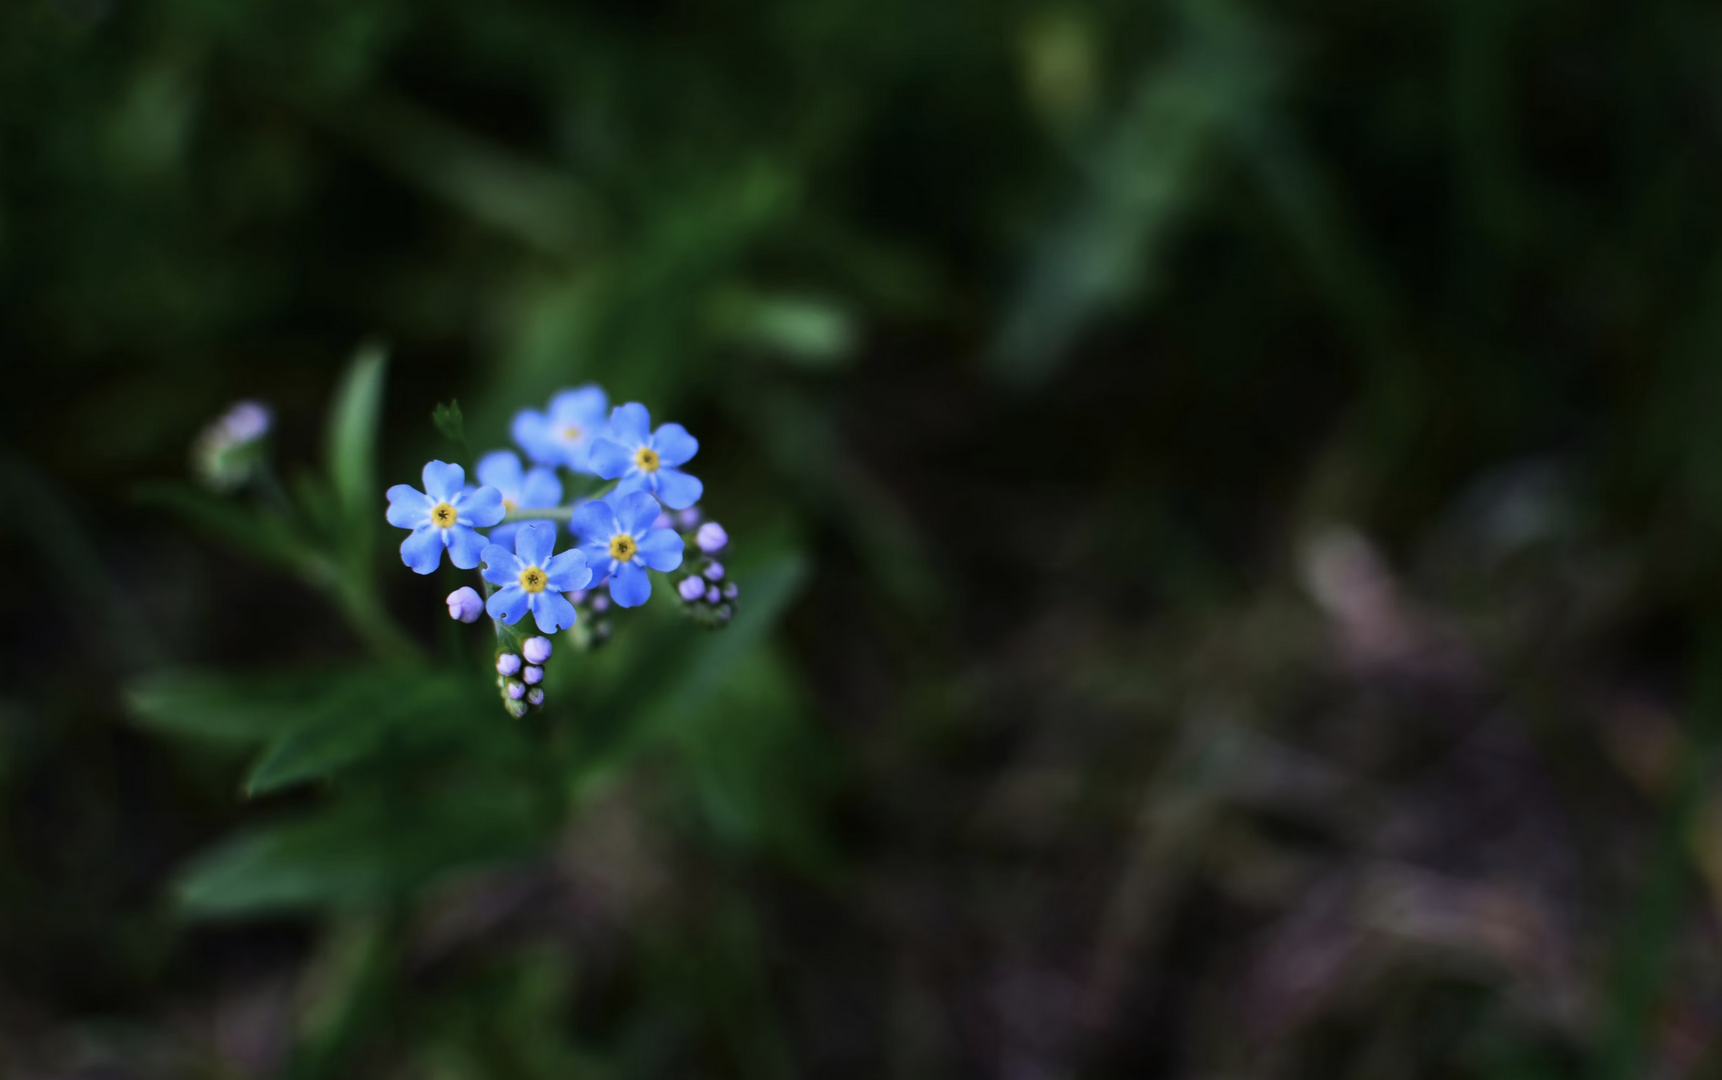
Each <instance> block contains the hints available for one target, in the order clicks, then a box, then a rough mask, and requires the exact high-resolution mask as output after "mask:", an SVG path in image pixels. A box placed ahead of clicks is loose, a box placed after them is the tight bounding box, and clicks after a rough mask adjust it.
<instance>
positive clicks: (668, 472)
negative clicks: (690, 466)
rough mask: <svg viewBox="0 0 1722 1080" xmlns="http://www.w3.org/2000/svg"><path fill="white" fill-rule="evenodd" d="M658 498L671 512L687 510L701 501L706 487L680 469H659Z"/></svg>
mask: <svg viewBox="0 0 1722 1080" xmlns="http://www.w3.org/2000/svg"><path fill="white" fill-rule="evenodd" d="M657 478H658V498H660V499H662V500H663V502H664V505H665V506H667V507H669V508H670V509H671V510H686V509H687V508H688V507H690V506H692V505H693V504H694V503H697V502H699V501H700V496H701V495H703V494H705V490H706V486H705V485H704V484H702V483H700V481H699V479H698V478H697V477H693V476H689V475H688V474H687V473H685V472H683V471H682V470H680V469H659V470H658V471H657Z"/></svg>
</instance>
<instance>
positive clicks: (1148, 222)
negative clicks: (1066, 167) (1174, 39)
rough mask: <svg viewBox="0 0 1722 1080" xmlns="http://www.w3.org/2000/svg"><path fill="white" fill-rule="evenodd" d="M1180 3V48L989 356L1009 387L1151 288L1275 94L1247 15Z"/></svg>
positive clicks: (1036, 379) (1061, 223)
mask: <svg viewBox="0 0 1722 1080" xmlns="http://www.w3.org/2000/svg"><path fill="white" fill-rule="evenodd" d="M1181 7H1182V8H1183V9H1184V11H1185V14H1186V18H1185V20H1184V22H1185V26H1184V32H1183V38H1182V40H1181V41H1180V42H1179V45H1178V48H1177V51H1176V52H1175V53H1174V55H1173V56H1172V57H1171V58H1169V59H1166V60H1163V61H1160V62H1157V63H1154V64H1152V65H1150V66H1149V67H1148V68H1147V70H1145V71H1144V72H1143V74H1142V76H1141V77H1140V79H1139V80H1138V83H1137V88H1136V92H1135V94H1134V96H1133V98H1132V100H1131V103H1130V105H1129V107H1128V108H1127V109H1126V111H1125V113H1124V115H1123V116H1121V117H1120V118H1119V119H1118V120H1117V122H1116V123H1114V124H1113V125H1112V127H1111V128H1110V130H1108V131H1107V132H1106V133H1105V134H1104V136H1103V137H1102V139H1101V141H1100V144H1099V145H1098V147H1097V148H1096V149H1095V150H1094V151H1093V153H1092V155H1091V156H1090V158H1089V159H1088V160H1087V162H1086V163H1085V166H1084V168H1083V170H1082V183H1081V191H1080V194H1079V195H1078V196H1077V198H1076V200H1075V202H1074V204H1073V205H1072V206H1071V207H1070V209H1069V210H1068V211H1067V212H1066V213H1065V214H1064V215H1063V216H1062V217H1061V218H1059V219H1058V220H1057V221H1056V222H1055V223H1054V225H1053V226H1052V227H1051V229H1050V230H1049V231H1048V232H1047V233H1046V234H1045V235H1044V236H1043V237H1042V238H1041V241H1040V244H1039V246H1038V250H1037V252H1036V254H1035V255H1034V256H1033V258H1032V259H1031V261H1030V264H1029V267H1028V269H1027V272H1026V275H1025V277H1024V281H1023V284H1022V285H1021V287H1020V288H1019V289H1018V290H1017V294H1016V296H1015V299H1014V300H1013V302H1012V305H1011V308H1010V311H1009V314H1008V316H1007V318H1006V320H1005V324H1004V327H1003V329H1002V330H1001V332H1000V334H999V337H998V339H997V341H996V342H995V344H994V348H993V350H992V355H991V360H990V364H991V368H992V371H993V373H994V375H995V376H997V377H998V378H999V379H1001V380H1002V381H1004V382H1006V383H1009V384H1011V385H1014V386H1017V387H1020V388H1025V389H1026V388H1030V387H1033V386H1037V385H1039V384H1041V383H1042V382H1044V381H1045V380H1046V379H1047V378H1048V377H1050V376H1051V375H1052V374H1053V372H1054V371H1056V370H1057V367H1058V365H1059V362H1060V361H1061V359H1062V358H1063V356H1064V354H1065V352H1066V351H1067V349H1068V348H1069V346H1070V344H1071V342H1072V340H1073V339H1074V338H1075V336H1076V335H1077V334H1078V333H1079V332H1080V331H1081V330H1082V329H1083V328H1084V327H1085V326H1086V325H1087V324H1088V323H1089V322H1090V321H1092V320H1093V319H1094V318H1095V317H1096V316H1097V315H1099V314H1101V313H1103V312H1104V311H1106V310H1107V309H1108V308H1111V307H1114V306H1116V305H1117V304H1119V303H1120V302H1122V301H1124V300H1126V299H1128V298H1131V297H1132V296H1135V295H1139V294H1140V292H1141V291H1142V290H1144V289H1150V288H1152V287H1153V275H1154V273H1155V271H1156V270H1157V269H1158V265H1159V263H1160V260H1161V259H1162V257H1163V255H1164V253H1165V250H1166V248H1167V247H1168V245H1169V243H1170V242H1171V240H1172V239H1173V237H1174V236H1175V233H1176V229H1177V226H1178V225H1179V224H1180V223H1181V222H1182V221H1183V220H1184V219H1186V218H1187V217H1189V216H1190V215H1191V214H1192V213H1193V212H1194V210H1195V206H1196V204H1197V202H1198V201H1199V200H1200V199H1201V197H1202V195H1203V193H1204V185H1203V183H1202V179H1203V176H1204V174H1205V172H1206V171H1207V169H1208V168H1209V166H1210V163H1211V159H1212V158H1213V157H1214V155H1215V152H1216V150H1217V149H1218V148H1219V147H1220V146H1221V144H1222V142H1223V138H1224V135H1225V130H1226V128H1227V127H1228V126H1230V125H1231V124H1233V123H1235V122H1236V118H1237V117H1239V116H1242V115H1248V114H1251V113H1253V112H1255V111H1256V110H1258V109H1260V108H1261V107H1262V106H1263V105H1264V104H1265V102H1266V100H1267V98H1268V94H1269V90H1270V88H1271V67H1270V64H1269V63H1268V58H1267V56H1266V55H1265V51H1264V50H1263V49H1262V48H1260V46H1259V44H1258V42H1257V38H1258V36H1259V35H1258V34H1257V32H1256V31H1255V29H1254V27H1253V26H1252V25H1251V24H1250V22H1249V20H1248V18H1247V16H1246V15H1245V14H1244V13H1243V12H1242V11H1240V10H1237V9H1234V8H1232V7H1231V6H1230V5H1222V4H1218V3H1206V2H1189V3H1185V4H1183V5H1181Z"/></svg>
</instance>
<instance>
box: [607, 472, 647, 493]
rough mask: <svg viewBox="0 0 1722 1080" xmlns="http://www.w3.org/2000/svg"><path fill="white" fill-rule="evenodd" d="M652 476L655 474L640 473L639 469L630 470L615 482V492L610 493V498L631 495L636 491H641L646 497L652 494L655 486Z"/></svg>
mask: <svg viewBox="0 0 1722 1080" xmlns="http://www.w3.org/2000/svg"><path fill="white" fill-rule="evenodd" d="M654 475H656V474H654V473H648V472H641V471H640V470H639V469H630V470H629V471H628V472H627V473H625V474H624V475H623V476H622V479H620V480H618V481H617V482H616V490H615V491H612V492H610V496H611V498H620V497H621V496H623V495H632V494H633V493H634V492H636V491H643V492H645V493H646V494H647V495H650V494H652V493H653V490H654V489H655V488H656V486H657V485H656V484H654V483H653V482H652V477H653V476H654Z"/></svg>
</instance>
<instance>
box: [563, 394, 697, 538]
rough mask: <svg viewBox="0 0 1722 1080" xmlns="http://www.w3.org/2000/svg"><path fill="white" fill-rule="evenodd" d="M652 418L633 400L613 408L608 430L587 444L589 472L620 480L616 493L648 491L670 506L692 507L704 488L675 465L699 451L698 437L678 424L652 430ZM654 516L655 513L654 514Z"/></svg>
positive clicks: (607, 478) (671, 507) (678, 507)
mask: <svg viewBox="0 0 1722 1080" xmlns="http://www.w3.org/2000/svg"><path fill="white" fill-rule="evenodd" d="M651 427H652V416H651V414H650V413H648V412H647V411H646V407H645V406H644V405H641V404H640V403H639V402H637V401H630V402H629V403H628V404H626V405H618V406H616V411H614V412H612V413H611V414H610V433H609V434H608V435H606V436H604V437H602V438H600V439H598V440H597V441H596V442H594V443H593V444H592V451H591V456H590V460H591V466H592V471H593V472H595V473H597V474H598V475H599V476H602V477H603V478H604V479H606V480H615V479H618V478H620V480H621V481H622V482H621V483H619V484H617V485H616V494H618V495H626V494H628V493H629V492H634V491H645V492H650V493H651V494H652V495H653V496H654V497H656V498H657V500H658V501H659V502H661V503H663V504H664V505H665V506H667V507H669V508H670V509H671V510H683V509H686V508H687V507H689V506H692V505H693V504H694V503H695V502H696V501H697V500H698V499H699V497H700V494H701V492H703V491H704V490H705V485H704V484H702V483H700V482H699V480H697V479H695V478H694V477H692V476H689V475H688V474H687V473H685V472H683V471H682V470H681V469H679V468H677V467H676V466H678V465H681V464H683V463H684V462H686V461H688V460H689V459H690V458H692V457H693V456H694V455H695V454H697V453H699V450H700V444H699V440H698V439H695V438H694V437H693V436H692V435H689V434H688V430H687V428H684V427H682V425H680V424H665V425H663V426H662V427H660V428H658V430H656V431H653V430H651ZM653 516H654V517H656V514H654V515H653Z"/></svg>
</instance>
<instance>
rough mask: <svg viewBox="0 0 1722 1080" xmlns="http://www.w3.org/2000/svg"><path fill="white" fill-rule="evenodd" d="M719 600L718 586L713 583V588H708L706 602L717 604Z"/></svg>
mask: <svg viewBox="0 0 1722 1080" xmlns="http://www.w3.org/2000/svg"><path fill="white" fill-rule="evenodd" d="M718 600H719V593H718V587H717V586H716V585H713V586H712V587H711V588H709V589H707V590H706V603H708V604H715V603H717V602H718Z"/></svg>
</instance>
